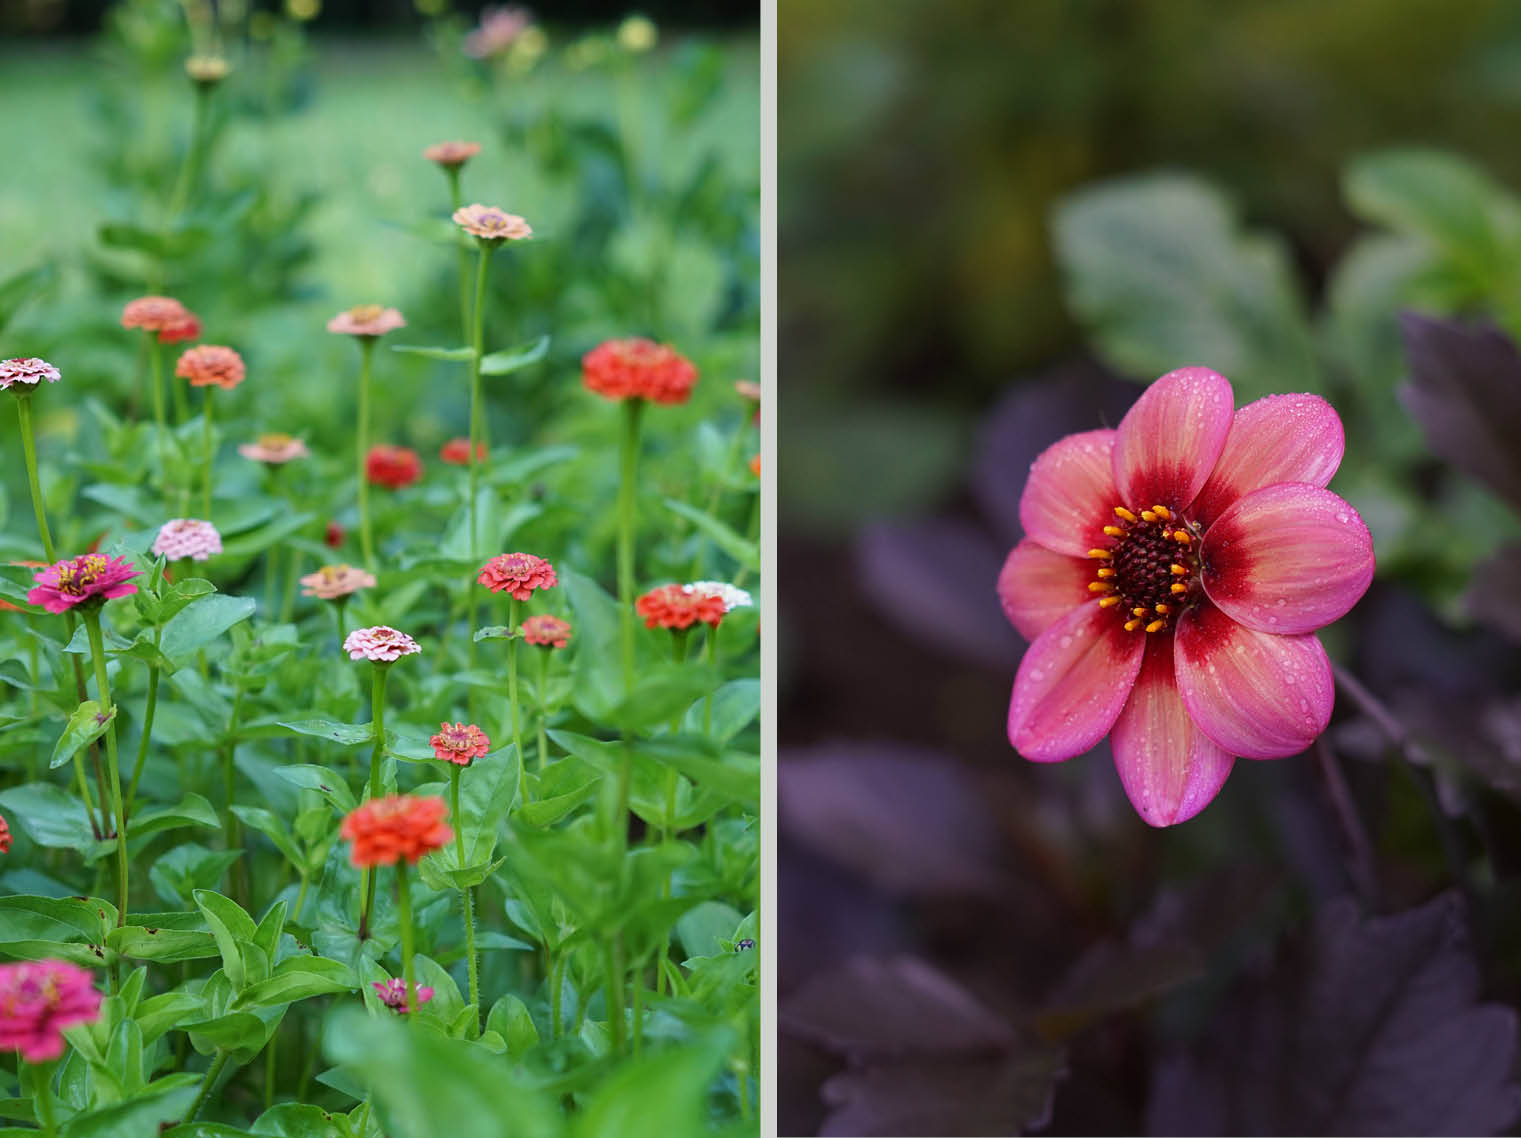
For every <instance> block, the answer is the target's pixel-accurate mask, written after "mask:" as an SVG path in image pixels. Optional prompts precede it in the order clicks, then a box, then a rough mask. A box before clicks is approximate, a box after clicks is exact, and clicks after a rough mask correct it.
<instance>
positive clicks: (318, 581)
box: [301, 565, 375, 601]
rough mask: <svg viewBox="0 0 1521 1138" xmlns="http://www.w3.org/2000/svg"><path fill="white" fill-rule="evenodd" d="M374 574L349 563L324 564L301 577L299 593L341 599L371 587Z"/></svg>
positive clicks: (305, 595)
mask: <svg viewBox="0 0 1521 1138" xmlns="http://www.w3.org/2000/svg"><path fill="white" fill-rule="evenodd" d="M374 587H375V575H374V574H373V573H366V572H365V571H364V570H363V569H355V568H354V567H353V566H351V565H324V566H323V567H322V568H321V569H318V570H317V571H316V572H315V573H308V574H307V575H306V576H305V577H302V578H301V595H302V596H303V597H317V598H319V599H320V600H324V601H336V600H341V599H342V598H344V597H347V596H350V595H352V594H354V593H357V592H358V591H359V590H360V589H373V588H374Z"/></svg>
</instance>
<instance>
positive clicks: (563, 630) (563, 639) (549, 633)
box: [522, 613, 571, 648]
mask: <svg viewBox="0 0 1521 1138" xmlns="http://www.w3.org/2000/svg"><path fill="white" fill-rule="evenodd" d="M522 628H523V639H524V640H525V641H527V642H528V643H529V644H537V645H538V646H539V647H541V648H564V647H565V646H566V645H567V644H569V643H570V633H571V628H570V622H569V621H566V620H561V619H560V618H559V617H557V616H550V615H549V614H548V613H539V614H537V615H535V616H531V617H529V618H528V619H527V620H525V621H523V624H522Z"/></svg>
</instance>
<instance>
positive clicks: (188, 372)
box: [174, 344, 247, 390]
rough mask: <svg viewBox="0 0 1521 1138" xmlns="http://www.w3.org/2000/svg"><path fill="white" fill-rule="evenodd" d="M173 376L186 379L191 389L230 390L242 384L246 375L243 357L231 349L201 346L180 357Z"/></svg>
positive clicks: (213, 345) (212, 345) (207, 345)
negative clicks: (217, 388) (216, 388)
mask: <svg viewBox="0 0 1521 1138" xmlns="http://www.w3.org/2000/svg"><path fill="white" fill-rule="evenodd" d="M174 374H175V375H177V376H179V377H180V378H181V379H188V380H189V381H190V386H191V387H213V386H215V387H222V388H227V389H229V390H230V389H232V388H234V387H236V386H237V385H238V384H240V383H242V382H243V377H244V376H245V375H246V374H247V373H246V371H245V369H244V367H243V357H242V356H240V355H238V353H237V352H235V351H233V350H232V349H231V348H224V347H221V346H220V345H218V344H202V345H201V346H200V347H198V348H191V349H190V350H189V351H187V352H184V353H182V354H181V355H180V358H179V362H178V363H176V364H175V365H174Z"/></svg>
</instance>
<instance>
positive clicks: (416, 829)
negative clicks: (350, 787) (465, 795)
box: [338, 794, 454, 869]
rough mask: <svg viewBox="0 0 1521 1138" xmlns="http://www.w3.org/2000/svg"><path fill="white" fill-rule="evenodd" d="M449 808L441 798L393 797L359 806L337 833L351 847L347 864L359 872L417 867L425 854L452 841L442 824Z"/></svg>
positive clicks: (444, 824) (445, 826)
mask: <svg viewBox="0 0 1521 1138" xmlns="http://www.w3.org/2000/svg"><path fill="white" fill-rule="evenodd" d="M448 814H449V807H448V806H447V805H446V804H445V802H444V800H443V799H442V798H432V797H427V796H422V795H414V794H392V795H388V796H387V797H385V798H372V799H370V800H369V801H368V802H362V803H360V804H359V805H358V806H357V807H355V808H354V809H353V810H352V811H350V812H349V815H348V817H346V818H344V820H343V825H342V826H341V827H340V828H339V830H338V833H339V835H340V836H341V837H342V838H343V839H344V841H347V842H350V843H352V845H351V847H350V849H349V860H350V861H352V862H353V863H354V864H355V865H356V866H358V867H359V868H360V869H373V868H374V867H375V866H377V865H395V864H396V863H397V862H398V861H400V860H401V859H402V858H406V859H407V861H408V862H411V863H414V864H415V863H416V862H417V861H418V859H420V858H421V857H422V856H423V855H424V854H426V853H429V852H431V851H432V850H436V849H439V848H440V847H442V846H444V845H446V844H447V843H448V842H450V841H452V840H453V838H454V831H453V830H451V829H450V828H449V824H448V823H447V822H445V821H444V819H445V818H446V817H448Z"/></svg>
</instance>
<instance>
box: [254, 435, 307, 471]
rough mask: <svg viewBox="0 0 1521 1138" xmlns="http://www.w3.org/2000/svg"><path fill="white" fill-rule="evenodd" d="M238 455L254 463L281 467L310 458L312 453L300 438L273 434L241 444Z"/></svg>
mask: <svg viewBox="0 0 1521 1138" xmlns="http://www.w3.org/2000/svg"><path fill="white" fill-rule="evenodd" d="M238 453H239V454H241V455H242V456H243V457H244V458H248V459H252V460H253V461H254V462H262V463H266V464H267V465H269V466H280V465H281V464H282V463H287V462H292V461H294V460H295V459H298V458H309V457H310V456H311V453H312V452H311V451H309V450H307V449H306V443H304V442H303V441H302V440H300V439H298V438H294V437H292V436H290V435H282V434H271V435H260V436H259V437H258V438H257V439H255V440H254V441H253V442H251V443H239V444H238Z"/></svg>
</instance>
